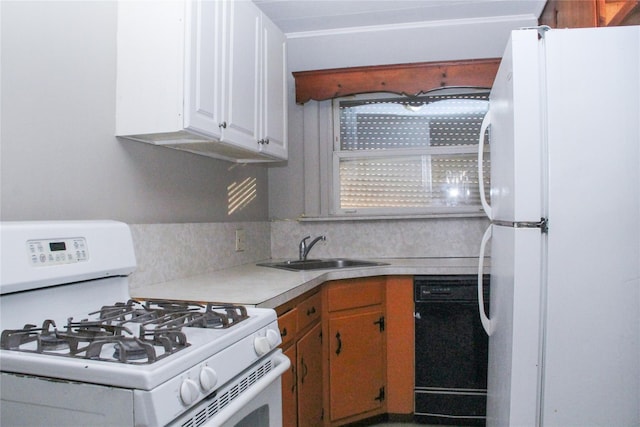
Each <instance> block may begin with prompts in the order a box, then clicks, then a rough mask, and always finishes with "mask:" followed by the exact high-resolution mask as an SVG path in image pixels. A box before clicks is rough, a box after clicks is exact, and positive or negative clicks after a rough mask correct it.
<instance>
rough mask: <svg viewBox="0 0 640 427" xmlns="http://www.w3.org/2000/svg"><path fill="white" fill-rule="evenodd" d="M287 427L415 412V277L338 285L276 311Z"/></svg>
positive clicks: (319, 425) (325, 425) (329, 284)
mask: <svg viewBox="0 0 640 427" xmlns="http://www.w3.org/2000/svg"><path fill="white" fill-rule="evenodd" d="M276 311H277V312H278V315H279V317H278V326H279V328H280V335H281V336H282V346H281V347H282V349H283V351H284V354H285V355H286V356H287V357H289V359H290V360H291V368H290V369H289V371H287V372H286V373H285V374H284V375H283V376H282V403H283V405H282V409H283V425H284V426H285V427H297V426H300V427H334V426H341V425H345V424H349V423H352V422H356V421H359V420H362V419H366V418H369V417H373V416H376V415H380V414H384V413H386V412H388V413H390V414H396V415H404V416H410V414H411V413H412V412H413V354H414V346H413V325H414V323H413V322H414V320H413V278H412V277H411V276H388V277H368V278H358V279H345V280H335V281H330V282H326V283H324V284H323V285H322V286H321V287H318V288H317V290H315V293H309V294H305V295H302V296H301V297H298V298H296V299H295V300H293V301H290V302H288V303H287V304H285V305H283V306H281V307H278V308H276Z"/></svg>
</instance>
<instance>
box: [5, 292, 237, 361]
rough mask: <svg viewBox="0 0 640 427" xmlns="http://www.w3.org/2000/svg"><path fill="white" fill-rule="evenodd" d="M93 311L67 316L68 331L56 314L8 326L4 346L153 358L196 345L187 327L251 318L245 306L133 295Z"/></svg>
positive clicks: (73, 354)
mask: <svg viewBox="0 0 640 427" xmlns="http://www.w3.org/2000/svg"><path fill="white" fill-rule="evenodd" d="M89 316H92V318H91V319H83V320H80V321H77V322H74V321H73V318H69V319H67V325H66V326H65V329H66V330H65V331H59V330H58V329H57V327H56V323H55V322H54V321H53V320H45V321H44V322H43V325H42V327H41V328H38V327H36V326H35V325H31V324H27V325H25V326H24V327H23V328H22V329H14V330H4V331H2V337H1V339H0V348H2V349H3V350H12V351H23V352H31V353H42V354H52V355H56V356H64V357H76V358H84V359H92V360H104V361H108V362H118V363H131V364H145V363H147V364H148V363H154V362H156V361H158V360H160V359H162V358H164V357H167V356H168V355H170V354H173V353H176V352H178V351H180V350H182V349H184V348H186V347H188V346H190V343H189V342H188V341H187V336H186V334H185V332H184V331H183V328H184V327H193V328H213V329H218V328H220V329H225V328H229V327H231V326H234V325H236V324H238V323H239V322H241V321H243V320H245V319H247V318H249V316H248V314H247V310H246V308H245V307H243V306H234V305H224V304H215V303H206V304H201V303H198V302H193V301H173V300H150V301H146V302H144V303H142V302H139V301H136V300H129V301H127V302H126V303H120V302H119V303H115V304H113V305H109V306H103V307H101V309H100V310H98V311H94V312H91V313H89ZM34 343H35V344H34Z"/></svg>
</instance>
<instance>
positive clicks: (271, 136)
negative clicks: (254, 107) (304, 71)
mask: <svg viewBox="0 0 640 427" xmlns="http://www.w3.org/2000/svg"><path fill="white" fill-rule="evenodd" d="M262 45H263V47H262V52H263V57H262V67H261V73H262V76H261V79H260V80H261V81H262V82H263V83H262V90H261V95H262V102H261V104H262V106H263V108H262V112H263V115H262V121H261V122H262V126H261V140H262V143H261V145H260V150H261V151H262V152H264V153H266V154H269V155H272V156H275V157H278V158H285V159H286V158H287V75H286V69H287V44H286V41H285V37H284V34H283V33H282V31H280V29H279V28H278V27H276V26H275V25H274V24H273V22H271V21H270V20H268V19H263V21H262Z"/></svg>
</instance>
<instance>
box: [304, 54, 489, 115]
mask: <svg viewBox="0 0 640 427" xmlns="http://www.w3.org/2000/svg"><path fill="white" fill-rule="evenodd" d="M499 65H500V59H499V58H494V59H473V60H467V61H444V62H422V63H415V64H399V65H380V66H372V67H352V68H336V69H331V70H318V71H299V72H294V73H293V77H294V78H295V82H296V103H298V104H304V103H305V102H307V101H309V100H311V99H313V100H315V101H324V100H327V99H331V98H337V97H340V96H348V95H355V94H358V93H372V92H392V93H398V94H406V95H417V94H418V93H420V92H427V91H429V90H432V89H437V88H440V87H445V86H473V87H487V88H490V87H491V86H492V85H493V80H494V79H495V77H496V73H497V72H498V66H499Z"/></svg>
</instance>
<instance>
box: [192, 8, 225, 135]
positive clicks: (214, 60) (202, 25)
mask: <svg viewBox="0 0 640 427" xmlns="http://www.w3.org/2000/svg"><path fill="white" fill-rule="evenodd" d="M186 6H187V16H190V17H191V19H187V25H188V27H187V29H186V33H187V35H188V36H187V37H186V45H187V46H186V49H185V85H184V93H185V102H184V105H185V117H184V126H185V128H186V129H189V130H192V131H194V132H198V133H203V134H205V135H208V136H211V137H214V138H218V139H220V138H221V136H222V133H221V131H222V129H223V122H224V119H223V117H222V111H221V107H222V102H221V99H222V89H221V88H222V78H223V74H222V70H223V68H222V62H223V34H224V31H223V30H222V29H223V18H224V12H225V10H224V9H226V2H218V1H201V0H198V1H194V2H187V3H186Z"/></svg>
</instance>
